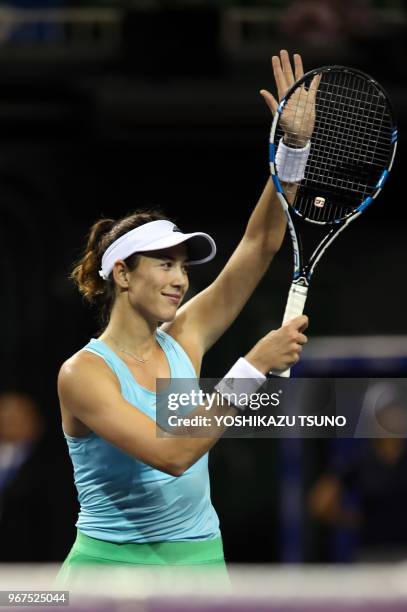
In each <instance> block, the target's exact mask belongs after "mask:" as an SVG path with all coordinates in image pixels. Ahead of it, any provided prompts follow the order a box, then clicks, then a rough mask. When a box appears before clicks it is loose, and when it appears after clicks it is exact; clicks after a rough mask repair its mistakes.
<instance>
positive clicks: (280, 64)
mask: <svg viewBox="0 0 407 612" xmlns="http://www.w3.org/2000/svg"><path fill="white" fill-rule="evenodd" d="M272 65H273V72H274V78H275V82H276V86H277V93H278V99H279V100H281V99H282V98H283V97H284V96H285V94H286V93H287V91H288V90H289V89H290V87H292V85H294V83H295V82H296V81H298V80H299V79H300V78H301V77H302V76H303V75H304V68H303V65H302V59H301V56H300V55H298V54H294V72H293V70H292V67H291V62H290V57H289V55H288V52H287V51H285V50H282V51H280V57H279V56H277V55H275V56H273V58H272ZM319 82H320V76H319V75H317V76H315V77H314V78H313V80H312V82H311V84H310V86H309V88H308V89H306V88H305V86H304V85H303V86H302V87H301V88H298V89H297V90H296V91H295V92H294V94H293V95H292V96H291V97H290V99H289V100H288V102H287V104H286V105H285V107H284V109H283V112H282V113H281V120H280V123H281V127H282V128H283V130H284V141H285V142H286V144H288V145H291V146H296V147H304V146H305V145H306V144H307V142H308V141H309V139H310V138H311V136H312V132H313V130H314V125H315V100H316V94H317V91H318V85H319ZM260 93H261V95H262V96H263V98H264V99H265V101H266V103H267V106H268V107H269V108H270V110H271V112H272V113H273V115H274V113H276V112H277V108H278V101H277V100H276V99H275V97H274V96H273V95H272V94H271V93H270V92H269V91H267V90H265V89H262V90H261V91H260Z"/></svg>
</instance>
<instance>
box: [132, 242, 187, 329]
mask: <svg viewBox="0 0 407 612" xmlns="http://www.w3.org/2000/svg"><path fill="white" fill-rule="evenodd" d="M186 262H187V248H186V246H185V244H179V245H177V246H174V247H171V248H169V249H163V250H161V251H151V252H148V253H145V254H140V257H139V262H138V265H137V266H136V268H135V269H134V270H133V271H132V272H130V273H129V287H128V300H129V303H130V305H131V306H132V308H133V309H135V310H137V311H138V312H140V314H142V316H144V317H146V318H148V319H153V320H155V321H159V322H162V323H164V322H166V321H172V320H173V319H174V317H175V315H176V312H177V309H178V307H179V306H180V304H181V302H182V300H183V298H184V296H185V293H186V292H187V290H188V286H189V281H188V264H187V263H186Z"/></svg>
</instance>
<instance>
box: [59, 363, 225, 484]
mask: <svg viewBox="0 0 407 612" xmlns="http://www.w3.org/2000/svg"><path fill="white" fill-rule="evenodd" d="M58 394H59V398H60V402H61V406H62V407H63V410H64V411H69V413H71V414H72V415H73V416H74V417H76V418H77V419H79V421H80V422H81V423H83V424H85V425H86V426H87V427H88V428H89V429H90V430H92V431H94V432H95V433H96V434H98V435H99V436H100V437H102V438H104V439H105V440H106V441H107V442H110V443H111V444H113V445H114V446H116V447H117V448H119V449H120V450H122V451H124V452H125V453H127V454H128V455H131V456H132V457H135V458H136V459H139V460H140V461H142V462H143V463H146V464H148V465H151V466H152V467H154V468H156V469H158V470H161V471H162V472H166V473H168V474H171V475H173V476H180V475H181V474H182V473H183V472H184V471H185V470H186V469H188V468H189V467H190V466H191V465H192V464H193V463H195V462H196V461H197V460H198V459H199V458H200V457H201V456H202V455H204V454H205V453H206V452H207V451H208V450H209V449H210V448H211V447H212V446H213V445H214V444H215V442H216V441H217V439H218V438H219V437H220V435H221V434H222V430H221V429H219V428H217V430H216V432H215V433H214V435H212V436H208V437H206V438H201V437H199V438H197V437H196V438H188V437H185V438H178V437H174V436H168V437H164V435H163V437H158V436H157V427H156V424H155V422H154V421H153V420H152V419H150V418H149V417H148V416H146V415H145V414H144V413H143V412H142V411H141V410H139V409H137V408H136V407H135V406H133V405H132V404H130V403H129V402H127V401H126V400H125V399H124V398H123V396H122V395H121V391H120V385H119V381H118V380H117V378H116V376H115V375H114V373H113V372H112V371H111V370H110V368H109V367H108V366H107V365H106V364H105V363H104V362H103V360H102V359H101V358H100V357H98V356H96V355H93V354H91V353H88V352H86V351H83V352H80V353H78V354H77V355H74V357H72V358H71V359H69V360H68V361H67V362H65V364H64V365H63V366H62V368H61V370H60V373H59V377H58ZM214 408H216V407H214ZM212 412H213V413H214V414H216V413H215V412H214V411H212ZM218 413H219V414H221V413H222V414H224V415H229V414H236V409H235V408H233V407H228V406H226V407H225V406H220V407H219V411H218ZM163 434H164V432H163Z"/></svg>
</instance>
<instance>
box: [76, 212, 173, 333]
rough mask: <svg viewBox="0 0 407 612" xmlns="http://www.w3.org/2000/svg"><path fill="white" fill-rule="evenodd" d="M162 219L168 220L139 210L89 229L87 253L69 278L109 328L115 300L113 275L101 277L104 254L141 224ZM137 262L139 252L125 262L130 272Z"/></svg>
mask: <svg viewBox="0 0 407 612" xmlns="http://www.w3.org/2000/svg"><path fill="white" fill-rule="evenodd" d="M160 219H167V217H166V216H165V215H164V214H162V212H161V211H160V210H157V209H154V210H138V211H136V212H134V213H132V214H130V215H127V216H125V217H122V218H121V219H118V220H117V221H115V220H114V219H106V218H103V219H99V221H96V223H94V224H93V225H92V227H91V228H90V230H89V234H88V238H87V244H86V247H85V250H84V252H83V254H82V257H81V258H80V259H79V260H78V261H77V262H76V263H75V267H74V269H73V270H72V273H71V275H70V277H71V278H72V279H73V281H74V282H75V284H76V285H77V287H78V289H79V291H80V293H81V294H82V295H83V296H84V298H85V300H86V301H87V302H89V303H90V304H92V305H95V306H97V307H98V308H99V312H100V322H101V324H102V325H104V326H105V325H107V323H108V321H109V317H110V313H111V310H112V307H113V303H114V300H115V297H116V291H115V284H114V280H113V275H112V273H111V274H110V275H109V278H108V279H107V280H104V279H103V278H101V277H100V275H99V270H100V268H101V266H102V257H103V253H104V252H105V251H106V249H107V248H108V247H109V246H110V245H111V244H112V243H113V242H114V241H115V240H117V239H118V238H120V236H123V234H126V233H127V232H129V231H130V230H132V229H135V228H136V227H139V226H140V225H144V224H145V223H149V222H150V221H158V220H160ZM138 259H139V257H138V254H137V253H134V254H133V255H130V256H129V257H127V258H126V259H125V262H126V265H127V267H128V268H129V270H134V269H135V268H136V266H137V263H138Z"/></svg>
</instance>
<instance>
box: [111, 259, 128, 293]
mask: <svg viewBox="0 0 407 612" xmlns="http://www.w3.org/2000/svg"><path fill="white" fill-rule="evenodd" d="M112 272H113V279H114V282H115V284H116V285H118V287H120V289H128V288H129V280H130V279H129V274H130V272H129V269H128V267H127V266H126V264H125V263H124V261H122V260H119V261H116V262H115V264H114V266H113V270H112Z"/></svg>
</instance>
